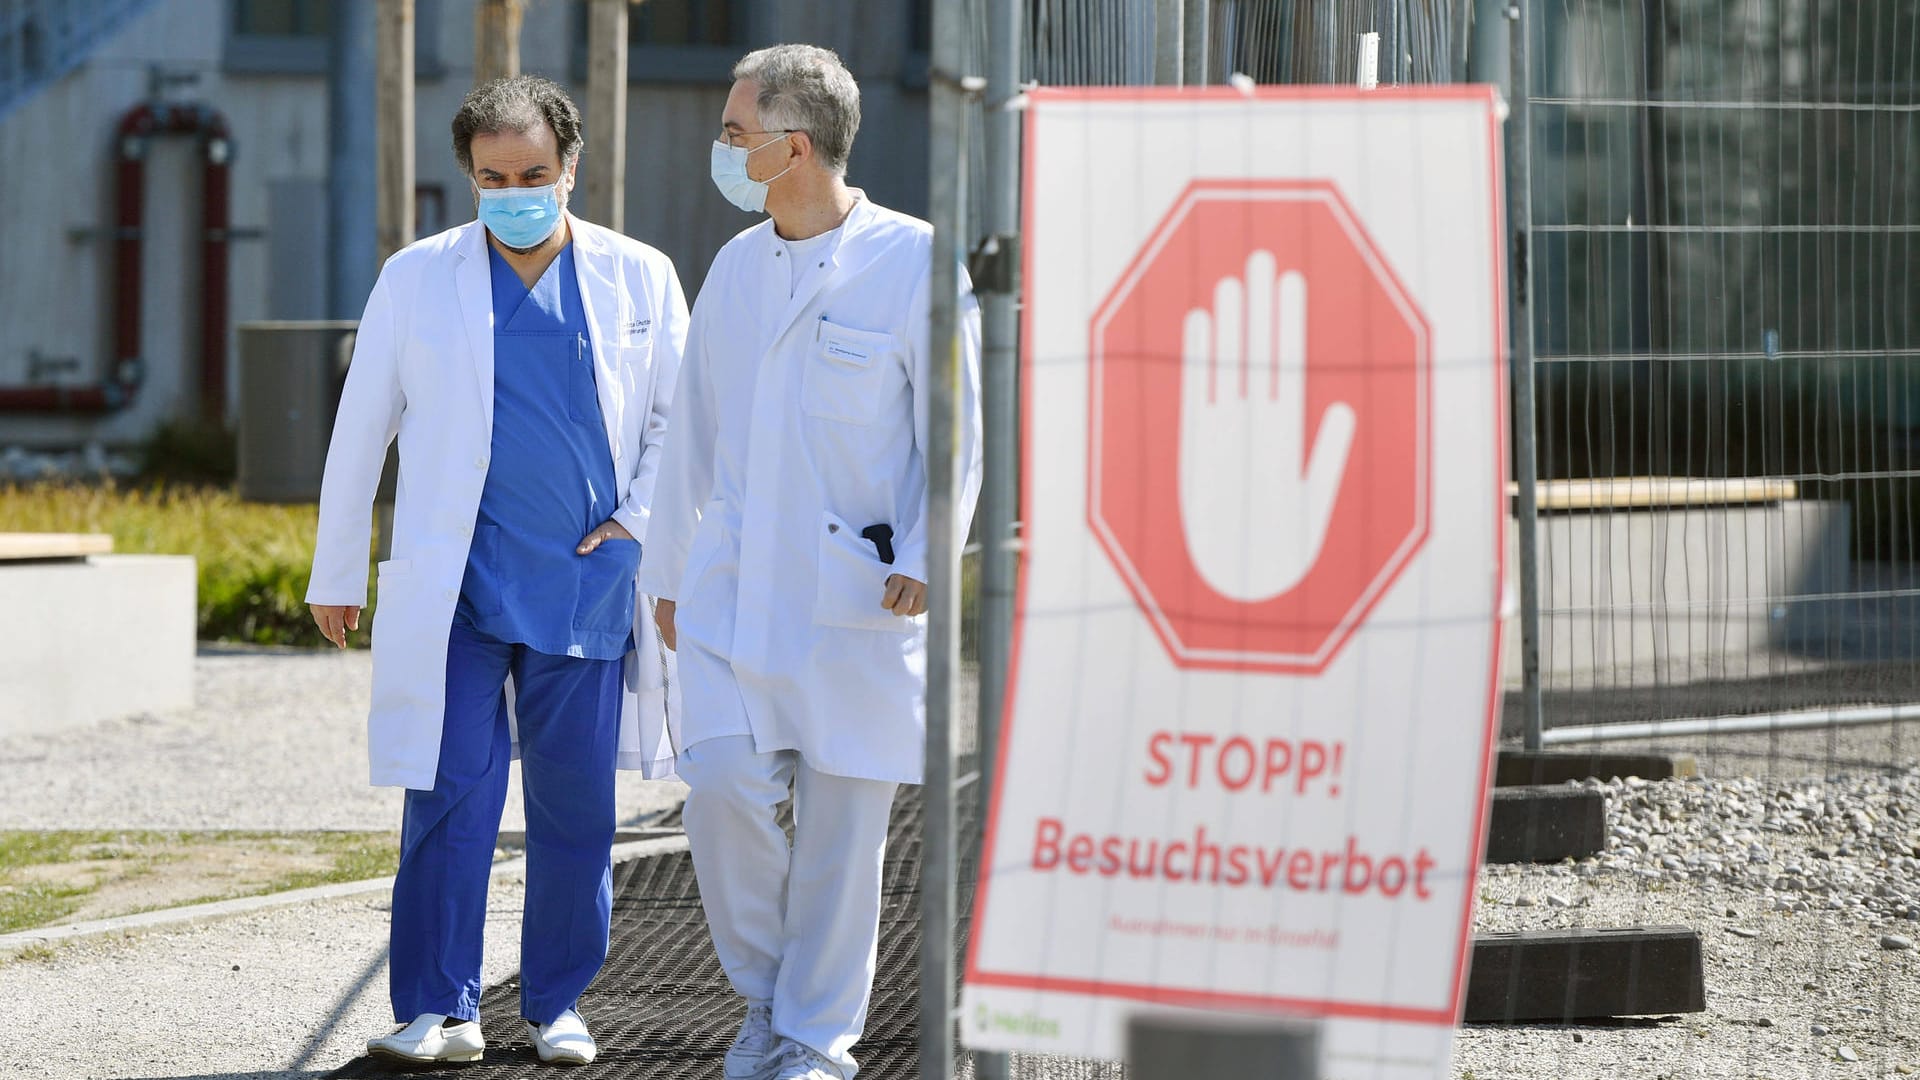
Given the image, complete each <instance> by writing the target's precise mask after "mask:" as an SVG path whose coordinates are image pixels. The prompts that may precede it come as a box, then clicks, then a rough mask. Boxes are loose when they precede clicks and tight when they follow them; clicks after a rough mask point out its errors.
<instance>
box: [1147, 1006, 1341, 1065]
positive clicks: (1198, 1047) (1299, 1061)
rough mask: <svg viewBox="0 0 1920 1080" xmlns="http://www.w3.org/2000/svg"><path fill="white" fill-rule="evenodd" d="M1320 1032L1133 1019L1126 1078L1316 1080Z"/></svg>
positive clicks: (1289, 1024)
mask: <svg viewBox="0 0 1920 1080" xmlns="http://www.w3.org/2000/svg"><path fill="white" fill-rule="evenodd" d="M1320 1075H1321V1073H1320V1029H1319V1028H1318V1027H1316V1026H1315V1025H1313V1024H1311V1023H1307V1022H1305V1021H1293V1020H1265V1021H1261V1020H1224V1019H1221V1020H1210V1019H1206V1018H1200V1017H1191V1016H1152V1015H1148V1016H1136V1017H1134V1018H1133V1020H1132V1021H1131V1022H1130V1023H1128V1025H1127V1076H1128V1078H1129V1080H1245V1078H1247V1077H1256V1076H1257V1077H1263V1078H1266V1080H1320Z"/></svg>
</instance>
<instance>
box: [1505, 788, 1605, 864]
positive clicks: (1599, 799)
mask: <svg viewBox="0 0 1920 1080" xmlns="http://www.w3.org/2000/svg"><path fill="white" fill-rule="evenodd" d="M1606 846H1607V799H1606V796H1604V795H1602V794H1601V793H1600V792H1598V791H1592V790H1589V789H1586V788H1576V787H1564V786H1563V787H1520V788H1495V789H1494V791H1493V812H1492V813H1491V814H1489V815H1487V861H1488V862H1490V863H1551V862H1559V861H1560V860H1561V859H1585V858H1588V857H1589V856H1593V855H1598V854H1600V852H1601V851H1603V850H1605V848H1606Z"/></svg>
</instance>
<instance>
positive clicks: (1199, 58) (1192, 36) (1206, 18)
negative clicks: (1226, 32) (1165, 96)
mask: <svg viewBox="0 0 1920 1080" xmlns="http://www.w3.org/2000/svg"><path fill="white" fill-rule="evenodd" d="M1212 7H1213V4H1212V0H1187V13H1186V14H1187V28H1186V32H1185V33H1184V34H1182V35H1181V42H1180V48H1181V57H1182V60H1183V61H1184V62H1183V64H1182V68H1183V70H1182V71H1181V73H1180V81H1181V83H1182V85H1185V86H1205V85H1207V51H1208V48H1209V40H1208V39H1209V37H1210V36H1211V35H1210V31H1211V30H1212V28H1213V12H1212Z"/></svg>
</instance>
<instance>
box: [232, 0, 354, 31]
mask: <svg viewBox="0 0 1920 1080" xmlns="http://www.w3.org/2000/svg"><path fill="white" fill-rule="evenodd" d="M331 8H332V5H331V4H327V3H324V2H322V0H235V2H234V5H233V32H234V33H235V34H237V35H242V36H247V35H261V36H269V37H320V36H325V34H326V33H327V30H328V29H329V28H330V26H331V24H332V21H333V20H332V19H331V18H330V17H329V14H330V11H331Z"/></svg>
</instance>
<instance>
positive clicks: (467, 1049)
mask: <svg viewBox="0 0 1920 1080" xmlns="http://www.w3.org/2000/svg"><path fill="white" fill-rule="evenodd" d="M446 1022H447V1017H446V1015H445V1014H444V1013H421V1014H420V1015H419V1016H416V1017H414V1019H413V1023H411V1024H408V1025H407V1026H406V1027H403V1028H401V1029H400V1030H398V1031H396V1032H394V1033H393V1034H391V1035H387V1036H384V1037H382V1038H378V1039H368V1040H367V1053H368V1054H371V1055H372V1056H374V1057H377V1058H386V1059H387V1060H389V1061H404V1062H406V1063H408V1064H411V1065H427V1064H434V1063H438V1062H455V1061H458V1062H466V1061H479V1060H480V1057H481V1055H483V1054H485V1053H486V1051H487V1040H486V1039H484V1038H482V1037H481V1035H480V1025H479V1023H478V1022H476V1021H468V1022H467V1023H465V1024H462V1025H460V1026H459V1027H457V1028H454V1029H453V1030H452V1031H448V1030H447V1029H446V1027H445V1025H446Z"/></svg>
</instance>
